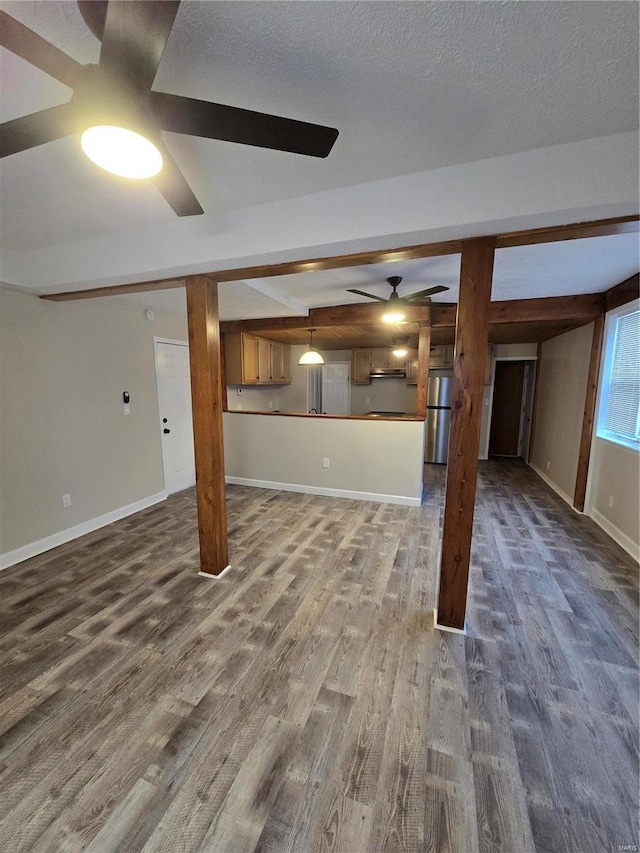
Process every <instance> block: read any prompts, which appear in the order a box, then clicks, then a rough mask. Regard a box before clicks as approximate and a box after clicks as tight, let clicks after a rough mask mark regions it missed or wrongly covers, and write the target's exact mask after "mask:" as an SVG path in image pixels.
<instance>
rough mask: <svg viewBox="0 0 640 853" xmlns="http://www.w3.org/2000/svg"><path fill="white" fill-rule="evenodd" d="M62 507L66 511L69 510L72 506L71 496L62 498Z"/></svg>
mask: <svg viewBox="0 0 640 853" xmlns="http://www.w3.org/2000/svg"><path fill="white" fill-rule="evenodd" d="M62 506H63V507H64V508H65V509H69V507H70V506H71V495H63V496H62Z"/></svg>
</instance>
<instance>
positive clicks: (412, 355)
mask: <svg viewBox="0 0 640 853" xmlns="http://www.w3.org/2000/svg"><path fill="white" fill-rule="evenodd" d="M417 384H418V350H417V349H410V350H409V352H408V353H407V385H417Z"/></svg>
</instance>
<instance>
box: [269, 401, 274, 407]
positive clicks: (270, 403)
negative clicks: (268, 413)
mask: <svg viewBox="0 0 640 853" xmlns="http://www.w3.org/2000/svg"><path fill="white" fill-rule="evenodd" d="M269 408H270V409H273V400H269Z"/></svg>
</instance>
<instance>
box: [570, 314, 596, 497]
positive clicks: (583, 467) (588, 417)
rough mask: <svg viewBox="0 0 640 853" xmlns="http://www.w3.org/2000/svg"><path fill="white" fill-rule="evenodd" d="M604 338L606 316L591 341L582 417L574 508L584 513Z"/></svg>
mask: <svg viewBox="0 0 640 853" xmlns="http://www.w3.org/2000/svg"><path fill="white" fill-rule="evenodd" d="M603 336H604V314H601V315H600V316H599V317H596V319H595V321H594V324H593V338H592V339H591V357H590V359H589V374H588V379H587V391H586V394H585V400H584V414H583V417H582V432H581V434H580V453H579V454H578V470H577V472H576V488H575V492H574V494H573V506H574V508H575V509H577V510H578V511H579V512H583V511H584V502H585V498H586V495H587V477H588V476H589V460H590V458H591V440H592V436H593V424H594V420H595V415H596V397H597V394H598V380H599V377H600V361H601V358H602V339H603Z"/></svg>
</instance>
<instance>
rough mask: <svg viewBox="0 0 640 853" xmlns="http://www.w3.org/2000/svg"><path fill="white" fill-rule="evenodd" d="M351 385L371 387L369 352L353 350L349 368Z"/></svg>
mask: <svg viewBox="0 0 640 853" xmlns="http://www.w3.org/2000/svg"><path fill="white" fill-rule="evenodd" d="M351 384H352V385H371V350H370V349H354V351H353V358H352V368H351Z"/></svg>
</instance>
